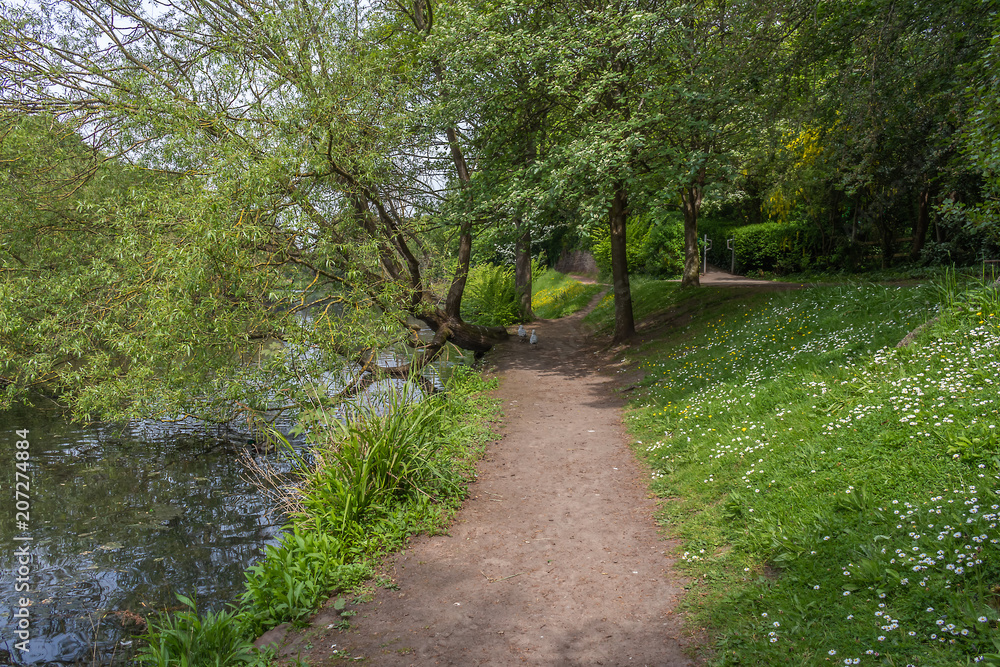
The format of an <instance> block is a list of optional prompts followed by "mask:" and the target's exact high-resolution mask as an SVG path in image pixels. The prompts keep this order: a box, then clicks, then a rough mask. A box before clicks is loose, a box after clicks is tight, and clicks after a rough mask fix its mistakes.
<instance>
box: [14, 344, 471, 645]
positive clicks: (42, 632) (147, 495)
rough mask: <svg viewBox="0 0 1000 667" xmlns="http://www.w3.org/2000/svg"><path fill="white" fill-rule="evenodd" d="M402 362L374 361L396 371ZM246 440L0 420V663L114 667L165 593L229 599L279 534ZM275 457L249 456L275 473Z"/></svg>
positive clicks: (211, 602)
mask: <svg viewBox="0 0 1000 667" xmlns="http://www.w3.org/2000/svg"><path fill="white" fill-rule="evenodd" d="M429 335H430V332H429V331H423V332H421V338H422V339H428V338H429ZM406 354H407V353H406V352H405V351H403V350H400V351H398V352H397V353H396V355H397V356H393V357H392V358H391V359H390V358H389V357H388V356H387V357H385V358H383V359H382V360H381V361H382V362H383V363H386V362H388V363H389V364H392V363H403V362H404V361H405V359H406ZM471 360H472V358H471V355H465V354H462V352H461V351H460V350H458V349H457V348H454V347H452V346H448V349H446V350H445V352H444V354H443V355H442V356H441V357H440V358H439V359H438V360H437V361H436V362H435V363H434V364H433V365H431V366H429V367H428V368H426V369H424V373H425V377H426V378H427V379H429V380H430V381H431V382H432V383H433V384H434V385H435V386H437V387H438V388H441V387H442V386H443V384H444V383H445V381H446V380H447V377H448V375H449V374H450V373H451V372H452V370H453V368H454V367H455V366H458V365H467V364H469V363H471ZM327 380H328V383H329V385H330V387H335V386H336V385H339V386H343V383H342V381H341V382H337V381H336V378H332V379H331V378H327ZM400 384H401V383H399V382H397V381H386V382H379V383H376V384H375V385H373V386H372V387H370V388H369V394H368V396H367V399H371V401H372V402H374V403H378V402H379V400H381V399H379V398H378V395H379V394H380V393H381V394H383V395H384V393H385V392H386V391H387V390H388V389H389V388H392V387H396V388H398V386H399V385H400ZM330 387H326V388H325V390H328V391H329V390H330ZM365 398H366V397H362V398H361V399H360V400H361V402H362V403H367V404H368V405H372V404H373V403H372V402H368V401H366V400H365ZM286 426H287V425H286ZM17 429H28V430H29V441H30V443H31V448H30V453H31V459H30V463H29V470H28V473H29V475H30V483H31V486H30V496H31V514H30V529H29V530H28V531H27V533H23V532H22V531H21V530H19V529H17V526H16V524H15V507H14V492H13V487H14V481H15V471H16V469H15V463H16V460H15V451H16V448H15V443H16V441H17V440H18V439H19V438H18V436H17V435H16V434H15V430H17ZM248 439H249V436H248V434H247V433H245V432H240V431H236V430H230V429H227V428H225V427H218V428H209V429H206V428H205V427H204V426H202V425H198V424H193V423H187V424H185V423H181V424H170V425H164V424H160V423H156V422H141V423H136V424H131V425H129V426H128V427H124V428H122V427H112V426H107V425H94V426H87V427H84V426H80V425H77V424H72V423H70V422H68V421H66V420H64V419H61V418H54V417H52V416H50V415H45V414H44V413H41V412H38V411H29V410H21V411H15V412H10V413H6V414H0V484H2V486H3V488H4V489H5V495H4V500H5V503H4V505H3V506H0V599H2V600H3V601H4V603H5V604H4V606H3V607H0V611H2V613H0V665H22V664H52V665H57V664H58V665H63V664H86V665H92V664H110V663H112V662H120V661H123V660H124V659H127V658H128V657H130V656H131V654H132V651H133V650H134V648H133V647H134V644H132V646H127V647H126V646H125V645H126V644H129V643H130V642H129V640H130V638H131V635H132V633H133V632H134V631H136V626H135V625H134V623H132V621H134V620H135V619H137V618H139V617H145V616H147V615H149V613H150V612H151V611H152V610H163V609H168V610H177V609H180V608H181V605H180V604H179V603H178V601H177V599H176V598H175V593H182V594H184V595H188V596H190V597H196V599H197V601H198V605H199V608H200V609H202V610H209V609H213V610H218V609H221V608H222V607H224V606H225V605H226V604H227V603H229V602H232V601H234V600H235V599H236V598H237V597H238V596H239V594H240V593H241V592H242V590H243V581H244V574H243V573H244V570H245V569H246V568H247V567H248V566H250V565H252V564H253V563H255V562H256V561H258V560H259V559H260V557H261V555H262V553H263V547H264V546H265V545H266V544H267V543H268V542H273V541H275V534H276V533H277V530H278V528H279V527H280V525H281V523H282V520H281V517H279V516H274V515H271V514H270V513H269V509H270V505H271V502H270V500H269V499H268V497H267V496H266V495H265V494H264V493H262V492H261V491H259V490H258V489H257V488H256V487H254V485H253V484H251V483H250V482H248V481H247V479H246V475H245V474H244V464H243V463H242V462H241V459H240V453H241V452H243V451H246V450H247V447H246V445H247V442H248ZM262 449H263V448H262ZM300 453H301V452H300ZM279 456H280V455H279V454H277V453H274V452H273V451H272V452H271V453H270V454H265V453H261V452H259V453H257V454H256V457H257V460H258V462H262V463H264V462H266V463H271V464H275V463H276V464H277V467H278V468H279V469H282V468H284V469H285V470H287V468H288V464H287V462H282V461H281V460H280V457H279ZM304 458H306V459H307V460H308V456H305V457H304ZM265 459H266V461H265ZM22 534H27V535H30V536H31V538H32V542H30V545H31V551H32V558H33V562H32V563H31V574H30V577H29V578H30V585H31V590H30V595H29V597H30V599H31V600H32V606H31V607H30V622H31V626H30V632H31V640H30V647H31V650H30V651H29V652H27V653H22V652H20V651H17V650H15V649H14V644H15V643H16V642H17V641H18V640H17V638H16V636H15V632H14V631H15V629H16V626H17V619H15V618H14V613H15V610H16V609H17V601H18V598H19V597H21V596H22V595H24V594H23V593H18V592H16V591H15V583H16V582H15V577H16V574H15V569H16V567H17V562H16V557H15V555H14V550H15V548H17V547H18V546H20V545H21V544H23V543H21V542H16V541H15V539H14V538H15V536H19V535H22Z"/></svg>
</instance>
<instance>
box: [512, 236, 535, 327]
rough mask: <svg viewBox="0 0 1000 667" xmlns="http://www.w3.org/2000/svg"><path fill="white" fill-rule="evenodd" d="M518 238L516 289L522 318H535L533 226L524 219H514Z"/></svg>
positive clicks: (515, 251) (515, 258)
mask: <svg viewBox="0 0 1000 667" xmlns="http://www.w3.org/2000/svg"><path fill="white" fill-rule="evenodd" d="M514 224H515V226H516V227H517V231H518V235H517V240H516V241H514V289H515V290H516V291H517V296H518V299H519V300H520V304H521V320H523V321H525V322H530V321H531V320H533V319H535V314H534V312H532V310H531V228H530V227H529V226H528V224H527V223H525V222H524V221H523V220H520V219H517V220H515V221H514Z"/></svg>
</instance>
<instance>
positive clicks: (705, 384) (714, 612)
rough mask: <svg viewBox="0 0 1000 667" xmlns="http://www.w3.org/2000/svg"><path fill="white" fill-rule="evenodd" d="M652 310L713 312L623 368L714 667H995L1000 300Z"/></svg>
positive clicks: (913, 295) (977, 295)
mask: <svg viewBox="0 0 1000 667" xmlns="http://www.w3.org/2000/svg"><path fill="white" fill-rule="evenodd" d="M636 291H637V293H638V296H639V299H637V301H640V302H641V303H648V304H650V305H649V308H650V312H653V311H655V309H656V308H658V307H659V306H657V305H656V304H669V303H672V304H675V305H679V306H680V307H682V308H683V307H687V306H690V305H691V304H693V303H696V302H697V301H698V300H699V299H703V300H705V301H706V302H707V303H706V307H705V308H703V309H701V310H700V312H699V313H698V314H697V315H696V316H695V317H694V319H692V320H691V321H690V322H689V323H688V324H687V325H686V326H685V327H681V328H679V329H675V330H673V331H672V332H671V333H670V335H669V336H667V337H666V338H665V339H661V340H658V341H654V342H652V343H648V344H646V345H645V346H643V347H641V348H638V349H632V350H629V351H628V352H627V355H628V357H629V358H630V359H631V360H632V364H631V365H632V368H633V369H636V370H641V371H643V372H644V376H645V377H644V379H643V380H642V381H641V382H640V383H639V386H638V388H637V389H636V390H635V391H634V393H633V394H632V397H633V399H632V403H631V406H630V408H629V410H628V413H627V414H628V416H627V421H628V424H629V426H630V429H631V431H632V433H633V435H634V437H635V447H636V449H637V451H638V452H639V454H640V455H641V456H642V457H644V458H645V459H646V460H647V461H648V463H649V465H650V467H651V480H650V483H651V486H652V489H653V490H654V491H655V492H656V493H657V494H658V495H659V496H660V497H662V498H664V499H666V500H665V502H664V505H663V510H662V512H661V515H660V518H661V520H662V522H663V524H664V525H665V526H667V529H668V531H669V532H670V533H671V534H672V535H674V536H676V537H678V538H680V540H681V541H682V543H683V546H682V548H681V549H680V551H679V553H678V556H679V557H680V561H679V565H680V567H681V568H682V570H683V571H684V572H686V573H687V574H688V575H690V576H691V583H690V588H691V591H692V594H691V595H689V597H688V598H687V603H686V604H687V605H688V607H689V610H690V611H691V612H692V614H693V622H694V623H697V624H698V625H699V627H700V626H708V627H711V628H712V629H713V631H714V633H715V634H714V637H715V640H714V642H713V645H712V646H711V647H710V649H711V650H710V651H708V658H709V660H710V662H711V663H712V664H718V665H736V664H743V665H746V664H762V665H764V664H766V665H775V664H796V665H812V664H816V665H819V664H822V665H829V664H869V665H876V664H878V665H907V664H914V665H958V664H972V661H973V660H976V659H977V658H978V659H979V660H980V661H981V662H980V664H1000V656H998V655H997V654H998V653H1000V636H998V630H997V627H998V615H1000V612H998V608H1000V588H998V584H1000V552H998V550H997V548H996V545H997V543H998V540H1000V529H998V528H997V525H998V523H1000V512H998V509H1000V504H998V500H997V498H996V495H997V489H1000V482H998V480H1000V476H998V473H1000V436H998V434H997V430H998V428H1000V414H998V409H1000V397H998V391H997V387H998V385H1000V308H998V297H997V294H996V291H995V290H989V289H981V290H978V291H974V292H970V293H967V294H965V295H964V296H957V295H956V294H955V293H954V292H953V291H950V292H948V293H947V294H942V290H940V289H934V288H933V287H926V286H925V287H884V286H877V285H852V286H838V287H817V288H811V289H807V290H802V291H796V292H788V293H782V294H778V295H754V296H746V295H744V296H741V297H740V296H737V297H733V298H731V299H729V300H724V298H723V297H722V296H719V295H718V294H717V293H715V292H711V291H705V290H701V291H694V292H695V294H698V293H699V292H701V294H702V295H701V296H692V294H691V292H690V291H688V292H676V291H673V290H671V289H670V288H668V287H664V286H663V285H657V284H656V283H646V284H642V285H639V286H638V288H637V290H636ZM731 294H732V293H731ZM942 296H944V298H943V299H942ZM942 301H943V302H945V303H947V304H948V307H947V309H946V310H945V311H944V313H943V315H942V317H941V319H940V321H938V322H937V323H936V324H934V325H933V326H931V327H929V328H928V330H927V331H926V332H924V333H923V334H922V335H921V336H919V337H918V339H917V341H916V342H915V344H914V345H912V346H910V347H907V348H896V347H895V344H896V343H897V342H898V341H899V340H900V339H902V338H903V336H904V335H905V334H906V333H907V332H909V331H910V330H912V329H913V328H914V327H916V326H918V325H919V324H921V323H923V322H925V321H926V320H928V319H929V318H931V317H933V315H934V314H935V312H936V311H937V304H938V303H940V302H942ZM646 307H647V306H640V308H646ZM637 310H639V308H637ZM595 317H601V315H600V314H599V313H595ZM603 318H604V319H603V320H600V319H598V321H597V323H596V324H597V325H598V326H600V325H604V326H607V324H608V319H609V318H608V315H607V314H604V315H603ZM701 594H704V595H701Z"/></svg>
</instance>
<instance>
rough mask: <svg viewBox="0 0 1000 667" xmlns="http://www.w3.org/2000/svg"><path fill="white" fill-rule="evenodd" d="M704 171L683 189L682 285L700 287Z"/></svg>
mask: <svg viewBox="0 0 1000 667" xmlns="http://www.w3.org/2000/svg"><path fill="white" fill-rule="evenodd" d="M703 180H704V172H702V173H700V174H699V176H698V182H695V183H693V184H692V185H689V186H686V187H684V188H682V189H681V207H682V208H683V209H684V277H683V278H681V287H700V286H701V279H700V278H699V277H698V267H699V266H701V253H699V252H698V212H699V211H700V210H701V197H702V189H701V181H703Z"/></svg>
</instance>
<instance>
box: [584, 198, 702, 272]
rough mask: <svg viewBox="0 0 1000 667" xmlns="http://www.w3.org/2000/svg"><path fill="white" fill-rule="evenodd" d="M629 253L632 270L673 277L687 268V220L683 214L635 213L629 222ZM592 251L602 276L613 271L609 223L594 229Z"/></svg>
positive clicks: (627, 228) (627, 238)
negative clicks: (654, 216)
mask: <svg viewBox="0 0 1000 667" xmlns="http://www.w3.org/2000/svg"><path fill="white" fill-rule="evenodd" d="M625 233H626V236H625V242H626V257H627V259H628V270H629V273H630V274H643V275H648V276H654V277H664V278H673V277H676V276H679V275H680V274H681V273H682V272H683V270H684V221H683V219H682V218H681V216H680V215H679V214H670V215H667V216H665V217H664V219H662V220H654V219H653V216H652V215H649V214H646V215H637V216H631V217H630V218H629V220H628V222H627V224H626V232H625ZM590 251H591V253H593V255H594V260H595V261H596V262H597V268H598V269H599V270H600V272H601V275H602V276H610V275H611V235H610V232H609V231H608V229H607V228H606V226H603V227H601V228H599V229H598V230H596V231H595V232H594V233H593V236H592V241H591V246H590Z"/></svg>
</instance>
